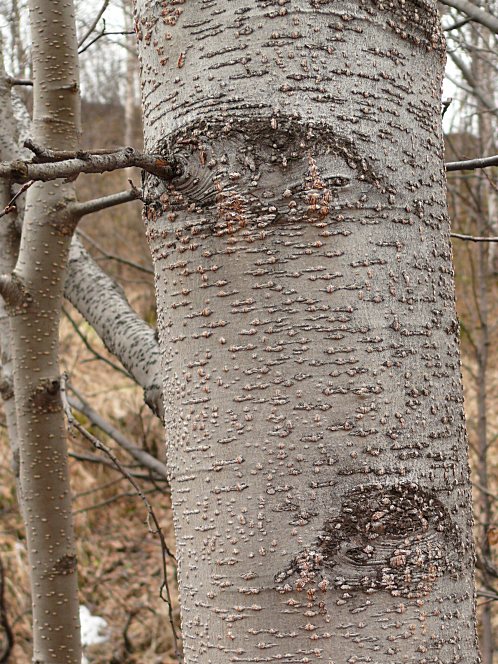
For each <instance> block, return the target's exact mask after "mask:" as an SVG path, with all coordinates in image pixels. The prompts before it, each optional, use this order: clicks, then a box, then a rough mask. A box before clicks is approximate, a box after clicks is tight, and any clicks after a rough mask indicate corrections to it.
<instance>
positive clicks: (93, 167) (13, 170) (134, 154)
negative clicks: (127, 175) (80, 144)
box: [0, 144, 178, 182]
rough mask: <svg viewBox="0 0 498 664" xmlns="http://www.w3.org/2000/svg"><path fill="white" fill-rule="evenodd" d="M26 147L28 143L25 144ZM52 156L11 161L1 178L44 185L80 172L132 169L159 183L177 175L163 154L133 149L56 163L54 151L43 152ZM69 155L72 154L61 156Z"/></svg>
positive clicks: (1, 171)
mask: <svg viewBox="0 0 498 664" xmlns="http://www.w3.org/2000/svg"><path fill="white" fill-rule="evenodd" d="M28 147H29V144H28ZM46 152H47V153H50V154H51V156H47V157H46V158H45V157H44V156H43V154H41V155H38V154H37V157H36V159H37V160H38V162H39V161H40V160H41V159H44V161H45V163H37V162H33V161H21V160H19V161H11V162H4V163H0V177H3V178H9V179H10V180H13V181H14V182H27V181H28V180H39V181H42V182H47V181H49V180H56V179H58V178H66V179H74V178H75V177H77V176H78V175H79V174H80V173H105V172H107V171H116V170H119V169H123V168H130V167H131V166H135V167H137V168H141V169H142V170H144V171H147V172H148V173H151V174H152V175H155V176H157V177H158V178H161V179H162V180H171V179H172V178H173V177H175V176H176V175H178V171H177V167H176V164H172V163H170V162H168V161H166V159H165V158H164V156H162V155H157V154H144V153H142V152H138V151H137V150H134V149H133V148H121V149H119V150H116V151H115V152H111V153H108V154H96V153H82V152H80V153H75V155H77V156H74V157H69V158H66V159H63V160H60V161H59V160H57V157H56V156H54V155H56V153H55V152H54V151H46ZM64 154H71V153H64Z"/></svg>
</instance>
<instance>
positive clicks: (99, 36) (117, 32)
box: [78, 25, 135, 55]
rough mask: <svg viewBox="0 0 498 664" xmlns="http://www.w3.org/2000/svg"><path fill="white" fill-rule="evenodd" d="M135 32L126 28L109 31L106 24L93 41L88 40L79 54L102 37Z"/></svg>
mask: <svg viewBox="0 0 498 664" xmlns="http://www.w3.org/2000/svg"><path fill="white" fill-rule="evenodd" d="M133 34H135V33H134V32H127V31H125V30H116V31H110V32H109V31H107V30H106V29H105V25H104V28H103V30H102V32H100V33H99V34H98V35H97V36H96V37H94V38H93V39H92V41H91V42H88V44H87V45H86V46H84V47H83V48H82V49H80V50H79V51H78V55H81V54H82V53H84V52H85V51H87V50H88V49H89V48H90V46H93V44H95V42H98V41H99V39H102V37H108V36H110V35H133ZM115 43H116V42H115ZM120 45H121V44H120Z"/></svg>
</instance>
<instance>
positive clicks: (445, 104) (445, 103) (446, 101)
mask: <svg viewBox="0 0 498 664" xmlns="http://www.w3.org/2000/svg"><path fill="white" fill-rule="evenodd" d="M452 101H453V97H448V99H444V100H443V112H442V113H441V117H443V118H444V116H445V114H446V111H447V110H448V109H449V107H450V104H451V102H452Z"/></svg>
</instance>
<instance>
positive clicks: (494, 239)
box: [450, 233, 498, 242]
mask: <svg viewBox="0 0 498 664" xmlns="http://www.w3.org/2000/svg"><path fill="white" fill-rule="evenodd" d="M450 235H451V237H454V238H457V240H468V241H469V242H498V237H483V236H478V235H462V234H461V233H450Z"/></svg>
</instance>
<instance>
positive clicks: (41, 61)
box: [0, 0, 81, 664]
mask: <svg viewBox="0 0 498 664" xmlns="http://www.w3.org/2000/svg"><path fill="white" fill-rule="evenodd" d="M29 9H30V25H31V35H32V55H33V68H34V92H33V100H34V110H33V137H34V139H35V140H36V141H40V142H41V143H42V144H43V145H46V146H48V147H49V148H51V149H65V150H67V149H72V150H75V149H76V148H77V147H78V138H79V131H80V121H79V85H78V63H77V57H76V33H75V26H74V13H73V7H72V3H71V2H70V1H69V0H60V1H59V0H52V1H50V2H49V0H41V1H36V2H35V1H34V0H33V1H32V2H30V3H29ZM72 200H74V186H73V185H72V184H71V183H66V182H60V181H54V182H50V183H35V184H34V185H33V186H32V187H31V188H30V189H29V190H28V192H27V195H26V209H25V214H24V219H23V228H22V236H21V244H20V247H19V255H18V260H17V263H16V266H15V268H14V271H13V272H12V275H11V276H7V277H3V278H2V281H1V282H0V283H1V285H2V295H3V296H4V298H5V300H6V302H7V305H8V306H7V308H8V314H9V319H10V336H11V344H12V354H13V367H14V393H15V404H16V418H17V433H18V440H19V450H20V483H21V492H22V508H23V516H24V520H25V525H26V537H27V548H28V557H29V567H30V579H31V592H32V607H33V662H34V663H36V664H49V663H55V664H81V646H80V628H79V603H78V587H77V576H76V554H75V544H74V533H73V527H72V505H71V493H70V487H69V475H68V465H67V449H66V435H65V425H64V416H63V412H62V407H61V401H60V382H59V369H58V328H59V317H60V306H61V301H62V293H63V282H64V277H65V268H66V260H67V254H68V250H69V244H70V241H71V232H72V230H73V229H74V226H75V220H74V219H73V218H72V217H71V215H70V214H69V212H68V203H70V202H71V201H72Z"/></svg>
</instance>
